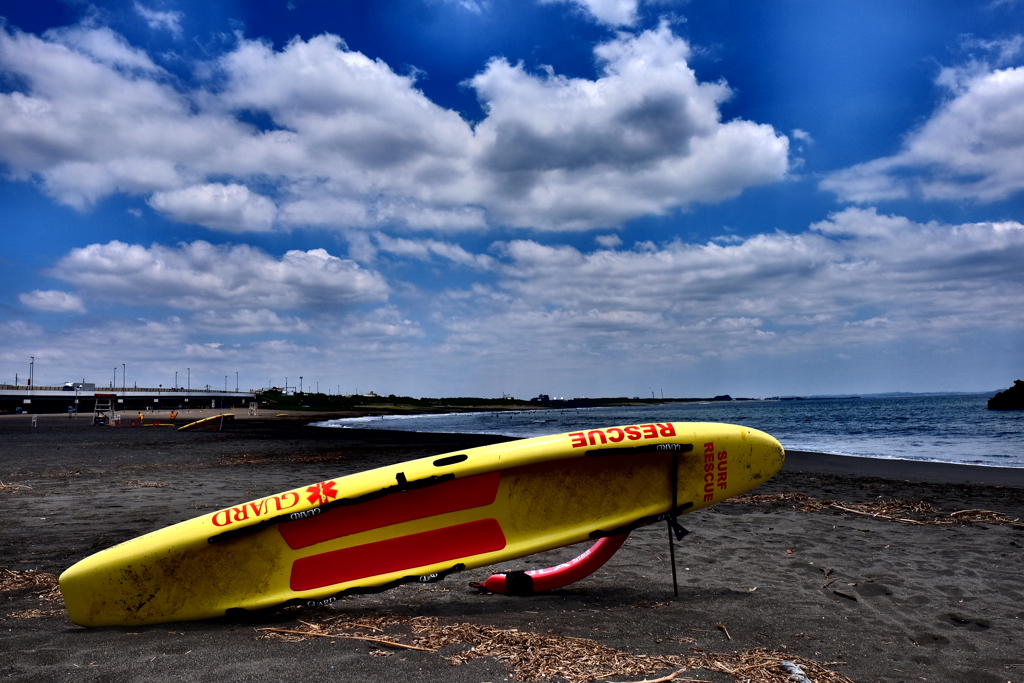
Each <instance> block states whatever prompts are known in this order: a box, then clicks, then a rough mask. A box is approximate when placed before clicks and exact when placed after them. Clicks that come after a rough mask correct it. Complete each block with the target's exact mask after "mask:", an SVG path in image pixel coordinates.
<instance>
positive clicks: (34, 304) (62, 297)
mask: <svg viewBox="0 0 1024 683" xmlns="http://www.w3.org/2000/svg"><path fill="white" fill-rule="evenodd" d="M18 300H19V301H21V303H22V304H23V305H25V306H28V307H29V308H34V309H36V310H37V311H49V312H51V313H85V304H84V303H83V302H82V299H81V297H79V296H76V295H74V294H70V293H68V292H62V291H60V290H56V289H50V290H39V289H34V290H32V291H31V292H26V293H23V294H19V295H18Z"/></svg>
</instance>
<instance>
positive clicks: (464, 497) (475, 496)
mask: <svg viewBox="0 0 1024 683" xmlns="http://www.w3.org/2000/svg"><path fill="white" fill-rule="evenodd" d="M500 481H501V473H500V472H488V473H487V474H478V475H475V476H472V477H465V478H463V479H452V480H451V481H445V482H442V483H440V484H435V485H433V486H429V487H427V488H422V489H413V490H412V491H406V492H405V493H392V494H390V495H387V496H384V497H383V498H377V499H376V500H370V501H367V502H365V503H359V504H358V505H346V506H343V507H338V508H334V509H332V510H328V511H327V512H325V513H323V514H320V515H317V516H315V517H308V518H306V519H300V520H296V521H294V522H285V523H284V524H282V525H280V527H279V528H280V529H281V535H282V536H284V540H285V541H286V542H287V543H288V547H289V548H291V549H292V550H298V549H299V548H305V547H307V546H311V545H314V544H316V543H322V542H324V541H329V540H331V539H333V538H341V537H342V536H348V535H350V534H357V533H359V532H360V531H369V530H370V529H379V528H380V527H385V526H390V525H392V524H398V523H400V522H408V521H410V520H413V519H421V518H423V517H432V516H433V515H440V514H443V513H445V512H458V511H459V510H469V509H471V508H477V507H482V506H484V505H490V504H491V503H493V502H494V498H495V497H496V496H497V495H498V483H499V482H500Z"/></svg>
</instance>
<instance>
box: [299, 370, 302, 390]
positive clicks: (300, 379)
mask: <svg viewBox="0 0 1024 683" xmlns="http://www.w3.org/2000/svg"><path fill="white" fill-rule="evenodd" d="M299 393H300V394H301V393H302V375H299Z"/></svg>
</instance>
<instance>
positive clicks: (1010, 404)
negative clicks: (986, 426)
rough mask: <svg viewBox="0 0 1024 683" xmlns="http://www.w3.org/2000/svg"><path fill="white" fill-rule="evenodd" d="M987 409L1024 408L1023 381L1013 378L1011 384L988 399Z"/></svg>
mask: <svg viewBox="0 0 1024 683" xmlns="http://www.w3.org/2000/svg"><path fill="white" fill-rule="evenodd" d="M988 409H989V410H1024V382H1022V381H1021V380H1019V379H1018V380H1014V382H1013V386H1012V387H1010V388H1009V389H1007V390H1006V391H1000V392H999V393H998V394H996V395H995V396H993V397H992V398H990V399H989V400H988Z"/></svg>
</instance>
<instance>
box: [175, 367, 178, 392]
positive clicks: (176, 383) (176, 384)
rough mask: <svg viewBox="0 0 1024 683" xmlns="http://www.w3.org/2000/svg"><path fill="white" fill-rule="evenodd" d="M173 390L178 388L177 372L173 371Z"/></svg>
mask: <svg viewBox="0 0 1024 683" xmlns="http://www.w3.org/2000/svg"><path fill="white" fill-rule="evenodd" d="M174 388H175V389H177V388H178V371H177V370H175V371H174Z"/></svg>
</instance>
